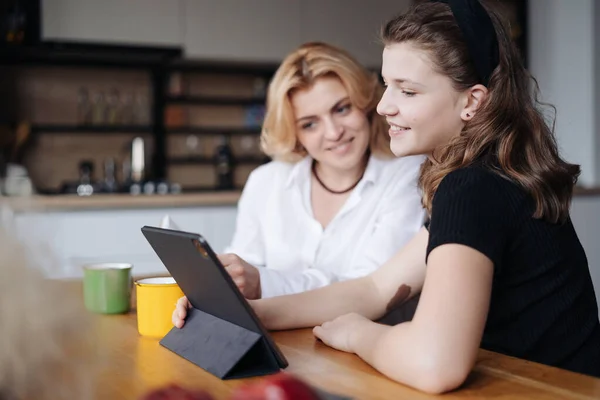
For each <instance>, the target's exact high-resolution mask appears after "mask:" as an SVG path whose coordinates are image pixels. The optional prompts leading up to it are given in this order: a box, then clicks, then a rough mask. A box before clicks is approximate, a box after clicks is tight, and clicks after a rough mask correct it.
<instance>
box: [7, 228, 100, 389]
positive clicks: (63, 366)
mask: <svg viewBox="0 0 600 400" xmlns="http://www.w3.org/2000/svg"><path fill="white" fill-rule="evenodd" d="M2 222H6V221H2ZM29 248H32V249H35V248H36V246H34V245H32V246H30V247H29ZM38 248H40V249H41V248H42V247H41V246H40V247H38ZM32 259H33V257H29V254H27V250H26V249H25V246H23V244H22V243H20V242H19V241H18V240H17V239H16V238H15V237H14V236H13V235H11V234H9V233H8V231H7V230H6V223H4V224H3V225H0V276H1V277H2V279H0V400H21V399H36V400H43V399H53V400H60V399H78V400H80V399H88V398H91V396H90V395H89V393H87V389H88V383H90V380H91V379H92V376H93V372H92V363H91V361H92V359H94V355H93V353H92V348H93V347H92V344H91V340H89V339H91V335H89V334H88V330H89V329H90V328H91V327H92V325H91V322H92V321H91V320H90V317H89V316H88V315H87V313H85V311H84V309H83V307H82V302H81V296H80V295H78V293H73V292H72V291H68V290H65V287H64V286H63V284H61V283H60V282H58V281H51V280H48V279H46V278H44V276H43V275H42V273H41V272H40V271H39V269H37V268H35V266H33V265H31V260H32Z"/></svg>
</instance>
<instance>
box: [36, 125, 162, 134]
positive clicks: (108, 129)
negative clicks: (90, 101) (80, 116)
mask: <svg viewBox="0 0 600 400" xmlns="http://www.w3.org/2000/svg"><path fill="white" fill-rule="evenodd" d="M31 132H32V133H82V134H86V133H88V134H89V133H148V134H150V133H152V126H149V125H69V124H65V125H62V124H35V125H32V126H31Z"/></svg>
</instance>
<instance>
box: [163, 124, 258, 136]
mask: <svg viewBox="0 0 600 400" xmlns="http://www.w3.org/2000/svg"><path fill="white" fill-rule="evenodd" d="M260 132H261V127H259V126H256V127H222V126H214V127H209V126H202V127H182V128H167V133H169V134H175V135H181V134H186V135H259V134H260Z"/></svg>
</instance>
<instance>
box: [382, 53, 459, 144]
mask: <svg viewBox="0 0 600 400" xmlns="http://www.w3.org/2000/svg"><path fill="white" fill-rule="evenodd" d="M431 65H432V61H431V60H430V58H429V56H428V55H427V53H425V52H424V51H422V50H420V49H418V48H416V47H414V46H413V45H412V44H410V43H408V42H403V43H394V44H391V45H389V46H386V48H385V49H384V50H383V66H382V76H383V78H384V81H385V83H386V86H387V88H386V90H385V93H384V94H383V97H382V98H381V101H380V102H379V104H378V105H377V112H378V113H379V114H381V115H383V116H385V117H386V119H387V121H388V124H389V125H390V130H389V134H390V137H391V149H392V152H393V153H394V154H395V155H396V156H407V155H416V154H425V155H428V156H431V154H433V152H434V150H435V149H437V148H439V147H440V146H443V145H445V144H447V143H448V142H449V141H450V139H451V138H452V137H454V136H456V135H458V134H460V132H461V130H462V128H463V126H464V121H463V118H467V117H466V112H465V110H467V111H468V108H469V101H468V94H466V93H460V92H458V91H456V90H455V89H454V87H453V86H452V82H451V80H450V79H449V78H448V77H446V76H444V75H441V74H439V73H438V72H436V71H434V70H433V68H432V67H431ZM469 115H470V114H469Z"/></svg>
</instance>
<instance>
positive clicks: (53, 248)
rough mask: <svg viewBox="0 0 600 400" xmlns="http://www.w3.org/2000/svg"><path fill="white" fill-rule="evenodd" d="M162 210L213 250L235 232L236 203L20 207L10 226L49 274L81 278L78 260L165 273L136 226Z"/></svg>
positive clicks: (157, 218) (152, 221)
mask: <svg viewBox="0 0 600 400" xmlns="http://www.w3.org/2000/svg"><path fill="white" fill-rule="evenodd" d="M166 214H168V215H169V216H170V217H171V220H172V221H173V222H174V223H176V224H177V226H178V227H179V228H180V229H182V230H186V231H191V232H198V233H200V234H201V235H202V236H204V237H205V238H206V239H207V240H208V242H209V243H210V244H211V246H212V247H213V249H214V250H215V251H216V252H222V251H223V250H224V249H225V247H226V246H228V245H229V243H230V241H231V239H232V237H233V232H234V229H235V217H236V207H235V206H210V207H209V206H202V207H193V208H175V207H174V208H160V209H138V210H132V209H107V210H83V211H45V212H21V213H17V214H15V218H14V222H15V228H14V229H16V231H17V233H18V235H19V236H20V237H21V238H23V242H24V243H25V244H26V246H27V247H28V253H29V255H30V256H31V257H32V261H33V262H34V265H38V266H40V268H41V269H42V270H43V271H44V273H45V274H46V275H47V276H50V277H53V278H79V277H81V276H83V273H82V269H81V266H82V265H83V264H87V263H95V262H127V263H132V264H133V265H134V267H133V274H134V276H144V275H154V274H166V273H167V270H166V269H165V267H164V266H163V264H162V263H161V261H160V260H159V259H158V257H157V256H156V254H155V253H154V251H153V250H152V248H151V247H150V245H149V244H148V242H147V241H146V239H145V238H144V236H143V235H142V233H141V231H140V229H141V228H142V226H144V225H150V226H160V223H161V221H162V218H163V216H164V215H166Z"/></svg>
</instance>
